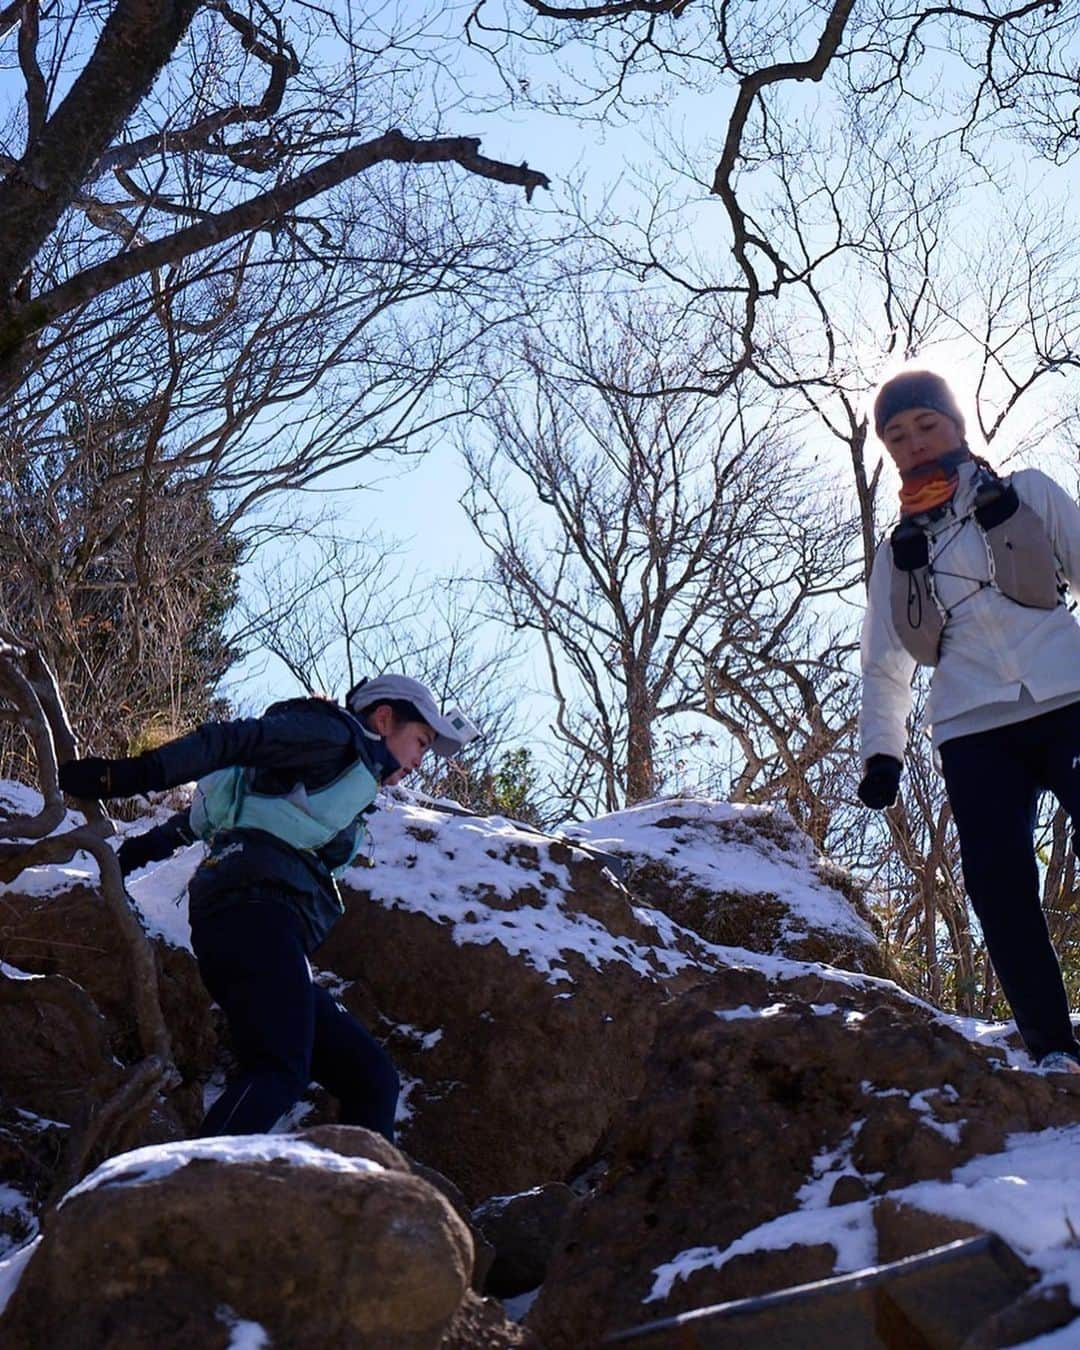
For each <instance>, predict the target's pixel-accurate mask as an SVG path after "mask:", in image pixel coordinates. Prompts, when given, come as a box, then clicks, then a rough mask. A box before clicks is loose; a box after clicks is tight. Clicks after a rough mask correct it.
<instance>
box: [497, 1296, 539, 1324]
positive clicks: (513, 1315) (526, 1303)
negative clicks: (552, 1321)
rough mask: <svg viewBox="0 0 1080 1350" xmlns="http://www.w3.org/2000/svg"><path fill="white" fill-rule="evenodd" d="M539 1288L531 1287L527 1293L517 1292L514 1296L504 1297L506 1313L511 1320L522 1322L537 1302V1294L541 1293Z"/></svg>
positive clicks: (503, 1303)
mask: <svg viewBox="0 0 1080 1350" xmlns="http://www.w3.org/2000/svg"><path fill="white" fill-rule="evenodd" d="M539 1292H540V1290H539V1288H536V1289H530V1290H529V1291H528V1293H525V1294H515V1295H514V1297H513V1298H504V1299H503V1301H502V1305H503V1308H504V1309H505V1310H506V1315H507V1317H509V1319H510V1320H511V1322H520V1321H521V1319H522V1318H523V1317H524V1316H525V1314H526V1313H527V1312H528V1311H529V1309H530V1308H531V1307H532V1305H533V1304H534V1303H535V1302H536V1296H537V1294H539Z"/></svg>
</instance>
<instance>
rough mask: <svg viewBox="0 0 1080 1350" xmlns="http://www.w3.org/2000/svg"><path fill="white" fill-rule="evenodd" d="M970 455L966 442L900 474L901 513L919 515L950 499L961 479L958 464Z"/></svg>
mask: <svg viewBox="0 0 1080 1350" xmlns="http://www.w3.org/2000/svg"><path fill="white" fill-rule="evenodd" d="M970 458H971V451H970V450H969V449H968V448H967V446H962V447H961V448H960V449H959V450H950V451H949V453H948V454H946V455H942V456H941V458H940V459H935V460H931V461H930V462H929V463H928V464H920V465H919V466H918V468H915V469H909V470H908V472H907V473H902V474H901V475H900V479H901V486H900V514H901V515H902V516H919V515H922V514H923V513H924V512H926V511H933V510H934V508H935V507H937V506H944V505H945V503H946V502H948V501H951V500H952V497H953V493H954V492H955V491H956V485H957V484H958V483H959V481H960V465H961V464H964V463H966V462H967V461H968V460H969V459H970Z"/></svg>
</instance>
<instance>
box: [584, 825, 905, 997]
mask: <svg viewBox="0 0 1080 1350" xmlns="http://www.w3.org/2000/svg"><path fill="white" fill-rule="evenodd" d="M567 833H568V835H569V836H570V837H571V838H573V839H576V840H578V841H580V842H581V843H583V844H586V845H589V846H591V847H593V848H598V849H603V850H605V851H607V852H610V853H611V854H613V855H614V856H616V857H617V858H619V859H620V860H621V862H622V864H623V868H624V877H625V880H626V884H627V886H628V887H629V889H630V891H631V892H632V893H633V895H634V896H635V898H636V899H637V900H638V901H639V902H642V903H644V904H647V905H651V906H652V907H653V908H655V909H658V910H662V911H663V912H664V913H665V914H668V915H670V917H671V918H673V919H674V920H675V921H676V922H677V923H679V924H681V925H682V926H683V927H684V928H690V929H693V931H694V932H695V933H698V934H699V935H700V936H701V937H703V938H704V939H705V940H706V941H707V942H709V943H712V944H714V945H718V946H722V947H736V948H742V949H744V950H746V951H752V952H761V953H763V954H770V955H777V956H787V957H791V958H793V959H795V960H798V961H821V962H825V963H826V964H828V965H832V966H836V967H838V968H839V969H841V970H854V971H861V972H863V973H866V974H869V975H883V976H888V977H889V978H890V979H895V978H897V975H898V972H897V971H896V970H895V969H893V967H892V966H891V964H890V963H889V961H888V960H887V959H886V957H885V956H884V954H883V953H882V950H881V946H880V932H879V929H878V926H877V923H876V921H875V919H874V917H873V915H872V913H871V911H870V908H869V906H868V904H867V903H866V900H865V898H864V888H863V887H862V886H861V885H860V883H859V882H858V881H857V880H856V879H855V878H854V877H853V876H851V874H850V873H848V872H845V871H844V870H843V869H842V868H839V867H837V866H836V865H835V864H834V863H832V862H830V861H829V859H827V858H825V857H824V856H823V855H822V854H821V853H819V852H818V850H817V849H816V848H815V847H814V845H813V844H812V843H811V841H810V840H809V839H808V838H807V836H806V835H805V834H804V833H803V832H802V831H801V830H800V829H799V828H798V826H797V825H796V824H795V822H794V821H793V820H792V818H791V817H790V816H789V815H788V814H787V813H786V812H784V811H782V810H780V809H779V808H776V807H771V806H733V805H730V804H729V803H727V802H714V801H702V800H697V799H692V800H680V799H677V800H672V801H663V802H649V803H647V804H645V805H643V806H637V807H632V808H630V809H629V810H626V811H618V812H615V813H614V814H612V815H607V816H600V817H599V818H598V819H597V820H591V821H587V822H585V823H584V824H580V825H574V826H572V827H571V828H570V829H569V830H568V831H567Z"/></svg>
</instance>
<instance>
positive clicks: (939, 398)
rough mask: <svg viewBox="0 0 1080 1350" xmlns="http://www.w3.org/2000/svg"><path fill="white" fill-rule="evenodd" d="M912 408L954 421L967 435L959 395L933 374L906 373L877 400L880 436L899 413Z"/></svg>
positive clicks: (887, 385) (891, 382)
mask: <svg viewBox="0 0 1080 1350" xmlns="http://www.w3.org/2000/svg"><path fill="white" fill-rule="evenodd" d="M910 408H933V410H934V412H939V413H942V414H944V416H945V417H951V418H952V420H953V421H954V422H955V423H956V425H957V426H958V427H959V428H960V435H961V436H963V435H964V414H963V413H962V412H961V411H960V406H959V404H958V403H957V402H956V395H955V394H954V393H953V391H952V390H951V389H950V388H949V386H948V385H947V384H946V383H945V381H944V380H943V379H942V378H941V376H940V375H935V374H934V372H933V371H932V370H905V371H904V372H903V373H902V374H900V375H894V376H893V378H892V379H891V380H886V381H885V383H884V384H883V385H882V386H881V388H880V389H879V390H878V393H877V398H875V399H874V429H875V430H876V431H877V434H878V435H879V436H880V435H881V433H882V432H883V431H884V429H885V427H886V425H887V424H888V422H889V421H890V420H891V419H892V418H893V417H895V416H896V414H897V413H899V412H907V411H908V410H909V409H910Z"/></svg>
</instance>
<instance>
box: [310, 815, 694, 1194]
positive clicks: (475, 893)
mask: <svg viewBox="0 0 1080 1350" xmlns="http://www.w3.org/2000/svg"><path fill="white" fill-rule="evenodd" d="M393 824H394V827H395V828H397V829H399V830H400V831H401V832H402V834H403V835H404V838H403V839H401V840H395V841H394V842H395V852H396V853H397V854H398V855H399V856H401V857H402V858H403V862H404V865H403V866H400V867H397V868H394V869H393V870H389V869H388V870H387V871H385V872H380V871H379V870H378V869H375V870H374V871H372V872H361V873H358V872H353V873H351V874H350V875H349V877H348V879H347V884H346V886H345V887H344V896H345V903H346V913H345V916H344V918H343V919H342V920H341V921H340V922H339V924H338V925H337V927H336V928H335V929H334V931H333V933H332V934H331V936H330V938H329V940H328V941H327V942H326V943H325V944H324V946H323V947H322V948H321V950H320V951H319V953H318V961H319V963H320V965H321V966H323V967H327V968H329V969H331V970H332V971H333V972H334V973H335V975H336V976H338V977H339V978H340V980H341V981H342V983H341V984H339V985H337V986H335V987H336V989H337V992H338V995H339V997H340V998H341V999H342V1001H343V1002H344V1003H345V1005H346V1006H347V1007H349V1008H351V1009H352V1010H353V1011H355V1012H356V1013H357V1015H359V1016H361V1017H363V1016H364V1014H365V1013H367V1014H368V1015H369V1016H370V1010H371V1008H372V1007H375V1008H377V1009H378V1010H379V1013H380V1014H381V1015H382V1017H383V1019H384V1020H385V1022H388V1023H389V1024H390V1030H389V1036H388V1040H387V1045H388V1048H389V1049H390V1050H391V1051H392V1053H393V1055H394V1057H395V1060H396V1062H397V1063H398V1064H399V1066H400V1068H401V1069H402V1070H403V1072H404V1074H405V1075H406V1079H407V1081H408V1084H409V1087H408V1094H407V1106H408V1112H409V1115H408V1118H407V1120H406V1122H405V1123H404V1127H403V1131H402V1138H403V1141H404V1143H405V1145H406V1147H407V1148H408V1150H409V1151H410V1153H413V1154H415V1155H416V1156H417V1157H420V1158H423V1159H425V1160H426V1161H428V1162H430V1163H431V1164H432V1165H434V1166H435V1167H438V1168H439V1170H440V1171H443V1172H446V1173H448V1174H450V1175H452V1176H453V1178H454V1180H455V1181H456V1182H457V1183H458V1185H460V1186H461V1188H462V1190H463V1191H464V1192H465V1194H466V1196H467V1197H469V1199H470V1200H472V1201H474V1202H475V1201H478V1200H480V1199H482V1198H484V1197H486V1196H489V1195H491V1194H506V1193H512V1192H516V1191H521V1190H525V1189H528V1188H529V1187H532V1186H536V1185H540V1184H543V1183H545V1182H548V1181H551V1180H552V1179H559V1178H561V1177H563V1176H564V1175H565V1174H566V1173H567V1172H568V1171H569V1170H571V1169H572V1168H573V1167H574V1165H575V1164H576V1163H577V1162H578V1161H579V1160H580V1159H581V1158H582V1157H583V1156H585V1155H586V1154H587V1153H588V1152H589V1151H590V1150H591V1149H592V1147H593V1145H594V1144H595V1142H596V1140H597V1138H598V1137H599V1136H600V1134H601V1133H602V1131H603V1130H604V1129H605V1128H606V1126H607V1125H608V1123H609V1121H610V1120H611V1118H612V1116H613V1114H614V1113H615V1112H616V1111H617V1110H618V1109H619V1107H620V1105H621V1103H622V1102H623V1101H625V1100H626V1099H627V1098H629V1097H632V1096H634V1095H635V1094H636V1093H637V1091H638V1090H639V1088H640V1085H641V1071H642V1065H643V1062H644V1052H645V1050H646V1049H647V1047H648V1046H649V1045H650V1044H651V1042H652V1038H653V1034H654V1028H655V1023H656V1017H657V1014H658V1011H659V1009H660V1008H661V1006H662V1005H663V1004H664V1003H665V1002H666V1001H667V1000H668V999H669V998H670V997H671V996H672V994H673V993H674V992H676V991H677V990H679V989H683V988H687V987H689V986H690V985H691V984H692V983H693V982H694V980H696V979H697V978H698V977H699V975H700V973H701V969H702V967H703V965H705V966H707V965H708V964H710V962H711V958H710V957H709V955H708V952H707V950H706V946H705V944H704V943H702V942H701V941H700V939H698V938H696V936H695V935H694V934H692V933H679V932H677V931H676V930H674V928H673V926H672V925H671V924H670V923H667V922H666V920H664V916H663V915H660V914H655V915H654V914H651V913H650V912H649V911H647V910H644V909H642V908H640V907H636V906H635V905H634V902H633V900H632V898H631V896H630V895H628V894H627V892H626V891H624V890H623V889H622V888H621V887H620V886H618V885H617V884H616V883H615V882H614V881H613V880H612V878H611V877H610V876H609V875H608V874H607V873H606V871H605V870H604V868H603V866H602V864H601V863H598V862H597V861H595V860H593V859H591V858H589V857H588V856H587V855H585V854H582V853H580V852H578V851H576V850H573V849H571V848H569V847H567V846H565V845H561V844H559V843H556V842H552V841H546V840H542V839H541V840H539V841H536V840H535V839H534V838H531V837H530V836H528V835H527V834H525V833H524V832H523V831H519V830H517V829H515V828H514V827H512V826H510V825H509V824H508V823H506V822H502V823H501V825H496V827H492V826H491V824H490V823H488V822H478V823H476V824H474V825H472V828H471V831H470V830H469V829H468V827H466V826H464V825H463V823H462V822H461V820H459V819H456V818H454V817H448V816H439V815H438V814H437V813H435V812H419V811H417V812H413V813H411V815H410V816H409V817H406V818H404V819H403V820H402V821H395V822H393ZM390 827H391V822H390V821H383V822H380V825H379V826H378V828H379V829H380V830H381V831H382V832H383V833H382V834H381V835H380V837H379V842H380V843H381V842H382V839H383V837H384V835H385V834H386V833H387V832H388V831H389V829H390ZM410 863H411V864H412V865H411V866H410ZM362 883H367V885H368V887H369V889H367V890H361V889H360V885H361V884H362ZM500 883H501V884H500Z"/></svg>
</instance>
